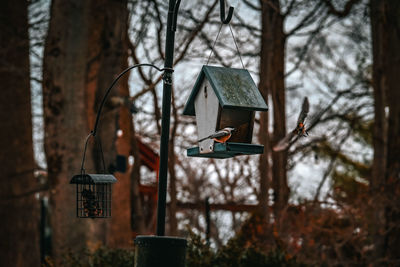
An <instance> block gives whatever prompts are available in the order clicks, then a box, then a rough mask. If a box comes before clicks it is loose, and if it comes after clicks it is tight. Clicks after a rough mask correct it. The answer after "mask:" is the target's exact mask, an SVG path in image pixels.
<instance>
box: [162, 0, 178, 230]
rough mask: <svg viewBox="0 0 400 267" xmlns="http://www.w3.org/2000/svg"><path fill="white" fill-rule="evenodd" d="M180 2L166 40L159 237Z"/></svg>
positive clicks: (173, 6) (172, 8) (173, 5)
mask: <svg viewBox="0 0 400 267" xmlns="http://www.w3.org/2000/svg"><path fill="white" fill-rule="evenodd" d="M180 2H181V1H180V0H178V1H175V0H170V1H169V7H168V20H167V37H166V39H165V63H164V68H165V69H166V70H165V72H164V84H163V98H162V118H161V141H160V168H159V180H158V203H157V235H158V236H164V235H165V210H166V204H167V179H168V143H169V128H170V116H171V91H172V73H173V70H172V67H173V61H174V43H175V29H176V20H177V16H178V9H179V4H180Z"/></svg>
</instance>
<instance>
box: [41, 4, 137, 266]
mask: <svg viewBox="0 0 400 267" xmlns="http://www.w3.org/2000/svg"><path fill="white" fill-rule="evenodd" d="M126 8H127V7H126V1H122V2H115V1H106V0H103V1H95V0H93V1H80V0H79V1H78V0H71V1H62V0H54V1H53V3H52V7H51V19H50V25H49V32H48V36H47V39H46V44H45V52H44V65H43V83H44V84H43V102H44V116H45V152H46V156H47V165H48V175H49V184H50V190H51V195H50V205H51V208H52V213H51V224H52V234H53V244H52V247H53V256H54V257H55V259H56V262H60V260H61V258H62V255H63V254H64V253H65V252H66V251H67V250H71V251H72V252H78V251H82V248H84V247H86V246H89V248H91V246H92V245H95V244H96V243H99V242H100V243H105V242H106V229H107V228H106V221H105V220H82V219H81V220H78V219H77V218H76V211H75V205H76V204H75V201H76V196H75V194H76V193H75V188H74V187H73V186H70V185H68V183H69V180H70V179H71V177H72V176H73V175H74V174H77V173H79V172H80V164H81V159H82V158H81V157H82V151H83V144H84V143H83V141H84V138H85V137H86V136H87V134H88V133H89V131H90V130H91V129H93V126H94V125H93V124H94V119H95V113H96V112H97V109H98V103H99V101H100V100H101V98H102V96H103V95H104V93H105V90H106V89H107V88H108V86H109V85H110V84H111V82H112V80H113V79H114V78H115V75H116V74H118V73H119V72H120V71H121V70H122V68H123V67H124V66H126V54H124V46H123V45H122V43H123V38H122V37H123V36H125V35H126V33H125V31H126V25H127V24H126V21H127V11H126ZM121 36H122V37H121ZM116 93H117V88H114V90H113V92H112V94H116ZM116 119H117V110H116V109H113V107H110V106H109V105H106V107H105V108H104V110H103V115H102V118H101V124H100V125H102V126H103V127H101V126H100V127H99V129H98V131H99V137H100V138H102V141H103V152H104V156H105V160H106V162H107V163H110V162H114V161H115V155H116V153H115V147H114V141H115V134H116ZM96 141H97V140H96ZM104 141H106V142H104ZM93 150H94V153H91V151H88V155H87V162H86V164H85V168H86V169H87V170H88V172H93V171H95V169H97V171H99V169H103V168H102V167H101V165H100V164H101V160H100V159H99V156H98V155H99V153H98V150H95V149H93ZM93 158H94V159H95V160H94V161H93V160H90V159H93ZM114 164H115V163H114ZM106 168H107V166H106ZM127 190H128V191H129V189H127ZM114 206H115V203H113V207H114ZM113 213H114V212H113ZM124 222H126V224H128V225H129V224H130V222H129V218H124ZM121 227H122V226H121ZM124 229H125V228H124ZM127 238H130V237H129V234H128V235H127Z"/></svg>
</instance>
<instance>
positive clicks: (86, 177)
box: [69, 174, 117, 184]
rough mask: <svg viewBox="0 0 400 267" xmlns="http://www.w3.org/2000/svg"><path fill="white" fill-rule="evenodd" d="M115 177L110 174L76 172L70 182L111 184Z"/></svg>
mask: <svg viewBox="0 0 400 267" xmlns="http://www.w3.org/2000/svg"><path fill="white" fill-rule="evenodd" d="M116 181H117V179H116V178H115V177H114V175H112V174H78V175H75V176H74V177H72V179H71V181H70V182H69V183H70V184H113V183H115V182H116Z"/></svg>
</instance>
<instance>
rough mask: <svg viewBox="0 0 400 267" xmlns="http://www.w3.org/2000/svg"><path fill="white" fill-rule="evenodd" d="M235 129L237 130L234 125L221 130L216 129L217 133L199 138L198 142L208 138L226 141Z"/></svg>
mask: <svg viewBox="0 0 400 267" xmlns="http://www.w3.org/2000/svg"><path fill="white" fill-rule="evenodd" d="M235 131H236V129H235V128H233V127H226V128H224V129H221V130H219V131H216V132H215V133H213V134H211V135H209V136H207V137H204V138H202V139H200V140H198V142H201V141H204V140H206V139H214V141H215V142H218V143H225V142H226V141H228V140H229V138H231V136H232V133H233V132H235Z"/></svg>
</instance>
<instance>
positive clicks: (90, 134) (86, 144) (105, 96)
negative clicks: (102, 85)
mask: <svg viewBox="0 0 400 267" xmlns="http://www.w3.org/2000/svg"><path fill="white" fill-rule="evenodd" d="M143 66H147V67H153V68H155V69H156V70H158V71H160V72H162V71H169V72H173V71H174V70H173V69H172V68H159V67H157V66H155V65H153V64H149V63H142V64H136V65H133V66H130V67H129V68H127V69H125V70H124V71H123V72H121V73H120V74H119V75H118V77H117V78H115V80H114V81H113V82H112V84H111V85H110V87H109V88H108V89H107V91H106V93H105V95H104V97H103V99H102V101H101V104H100V107H99V111H97V116H96V122H95V124H94V127H93V130H92V131H90V133H89V135H88V136H87V137H86V139H85V148H84V150H83V157H82V164H81V174H83V173H84V172H85V168H84V166H85V159H86V150H87V146H88V141H89V139H90V137H92V136H93V137H96V134H97V127H98V125H99V122H100V115H101V110H102V109H103V106H104V104H105V102H106V100H107V97H108V95H109V94H110V92H111V89H113V87H114V85H115V84H116V83H117V82H118V80H119V79H120V78H121V77H122V76H124V74H125V73H127V72H129V71H130V70H132V69H134V68H137V67H143ZM164 81H165V77H164ZM165 82H166V81H165ZM103 165H104V166H103V167H104V168H105V164H104V158H103Z"/></svg>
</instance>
